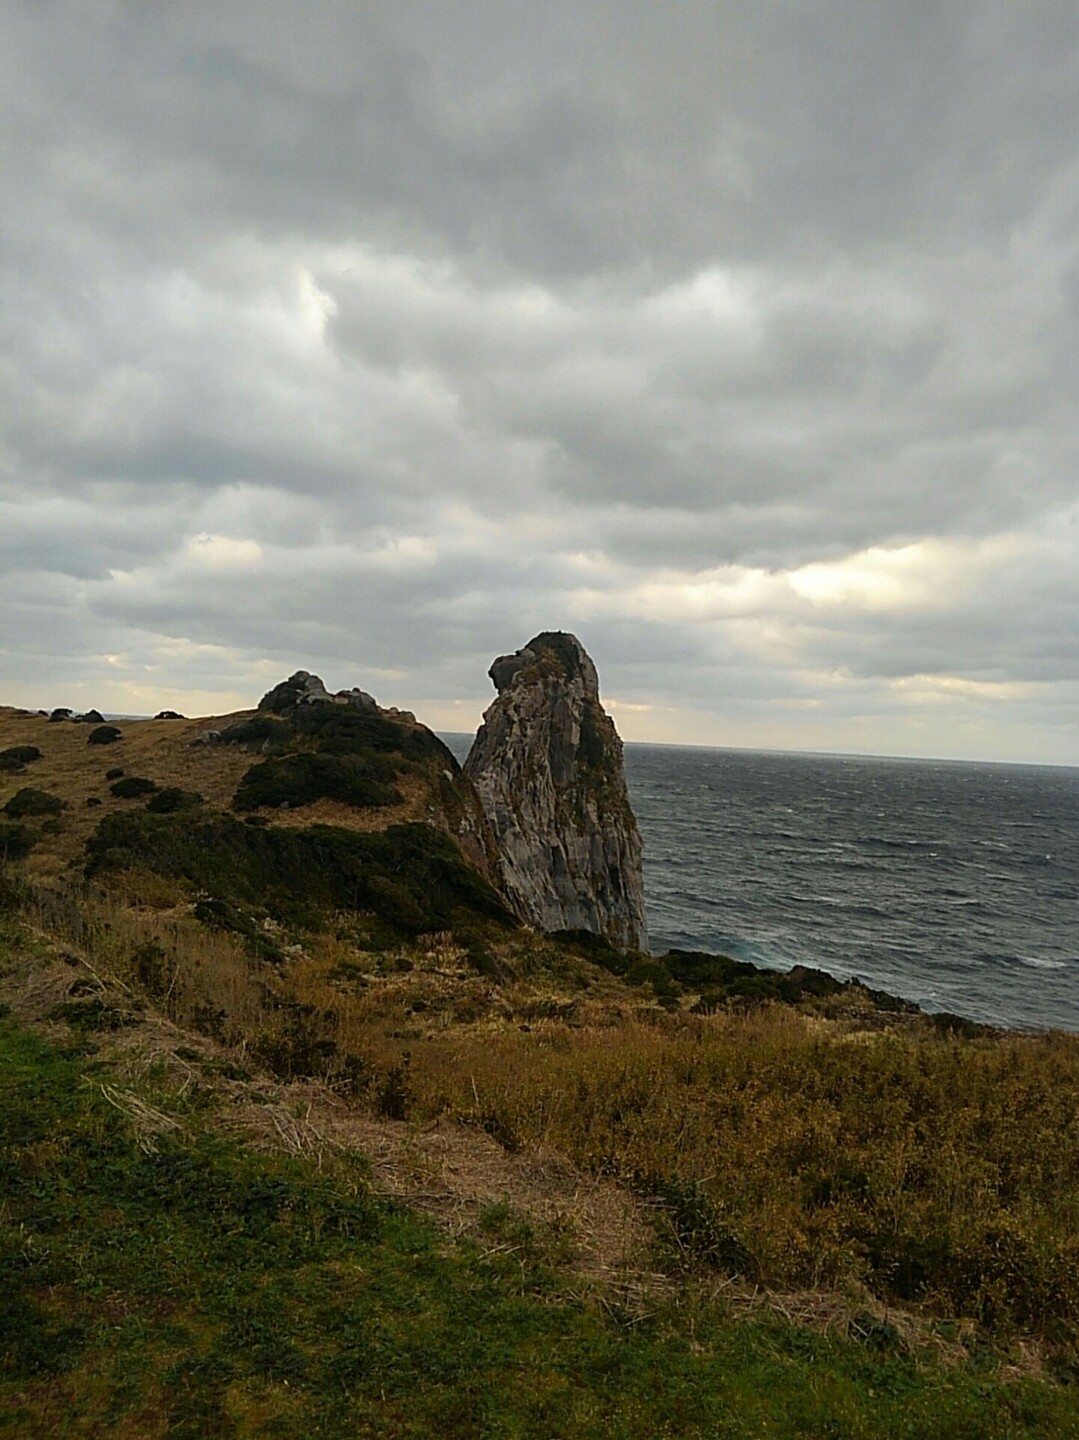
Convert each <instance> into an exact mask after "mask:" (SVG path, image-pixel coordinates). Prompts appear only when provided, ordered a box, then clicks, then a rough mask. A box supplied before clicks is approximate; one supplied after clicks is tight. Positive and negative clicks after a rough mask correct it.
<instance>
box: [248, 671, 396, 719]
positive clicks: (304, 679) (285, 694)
mask: <svg viewBox="0 0 1079 1440" xmlns="http://www.w3.org/2000/svg"><path fill="white" fill-rule="evenodd" d="M322 704H332V705H351V706H353V707H354V708H355V709H356V710H377V709H378V705H377V703H376V701H375V697H374V696H373V695H368V693H367V691H366V690H360V689H352V690H338V691H337V692H336V694H333V695H331V694H330V692H329V691H328V690H327V689H326V686H325V685H324V684H323V683H322V681H321V680H320V679H319V677H318V676H317V675H312V674H311V672H310V671H309V670H297V671H296V673H295V675H290V676H289V677H288V679H287V680H282V681H281V684H280V685H275V686H274V688H273V689H272V690H270V691H269V692H268V693H267V694H265V695H264V696H263V697H262V699H261V700H260V701H259V709H260V710H269V711H271V712H272V713H273V714H274V715H283V714H284V713H285V712H286V711H288V710H292V709H295V707H296V706H297V705H322Z"/></svg>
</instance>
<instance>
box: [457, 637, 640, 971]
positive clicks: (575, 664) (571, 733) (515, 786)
mask: <svg viewBox="0 0 1079 1440" xmlns="http://www.w3.org/2000/svg"><path fill="white" fill-rule="evenodd" d="M488 673H489V674H490V676H491V679H492V680H493V681H494V683H495V687H496V689H497V690H498V699H497V700H495V702H494V704H493V705H492V706H491V707H490V709H489V710H488V711H487V712H486V714H485V715H484V717H483V721H484V723H483V724H482V725H481V726H480V730H479V733H478V734H477V736H476V739H475V742H474V743H473V746H472V749H471V751H470V752H469V756H468V759H467V760H466V761H465V774H466V775H467V776H468V778H469V779H470V780H471V781H472V784H473V785H474V786H475V788H476V792H477V794H478V795H479V797H480V801H481V802H482V804H483V808H484V810H485V811H486V814H487V818H488V820H489V821H490V823H491V827H492V829H493V830H494V833H495V838H496V840H497V843H498V849H499V854H500V857H501V865H502V880H503V885H504V888H505V892H506V895H507V897H508V898H509V900H510V903H511V904H512V905H513V907H514V909H515V910H516V912H517V914H518V915H519V916H520V918H521V919H522V920H524V921H526V922H527V923H528V924H530V925H534V926H536V927H537V928H538V929H542V930H566V929H582V930H590V931H592V932H593V933H594V934H598V935H603V936H605V937H606V938H607V939H608V940H609V941H610V942H611V943H612V944H613V945H616V946H618V947H619V948H621V949H627V950H643V949H645V948H646V946H647V943H648V935H647V930H646V927H645V919H644V886H643V882H642V878H641V837H640V833H639V831H638V829H637V822H636V819H635V818H634V815H633V811H632V809H631V807H630V803H629V796H628V794H627V792H626V782H625V776H624V774H623V770H622V742H621V740H620V739H619V738H618V733H617V731H616V730H615V728H614V724H613V723H612V721H611V719H610V717H609V716H608V715H607V714H606V712H605V711H604V709H603V706H602V705H601V704H600V699H599V680H598V677H597V675H596V667H595V666H594V665H593V663H592V661H591V660H590V659H589V657H588V655H587V654H586V652H585V649H584V647H583V646H582V644H581V642H580V641H579V640H578V639H577V638H576V636H574V635H568V634H565V633H563V632H561V631H553V632H545V633H544V634H541V635H537V636H536V637H535V639H534V640H530V641H529V643H528V644H527V645H526V646H525V647H524V649H523V650H518V651H517V652H516V654H514V655H501V656H499V658H498V659H497V660H495V662H494V664H493V665H492V666H491V669H490V671H489V672H488Z"/></svg>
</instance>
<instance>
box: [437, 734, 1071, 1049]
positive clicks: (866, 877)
mask: <svg viewBox="0 0 1079 1440" xmlns="http://www.w3.org/2000/svg"><path fill="white" fill-rule="evenodd" d="M446 738H447V740H450V741H451V743H452V746H453V749H454V752H455V753H456V754H458V755H460V754H462V753H465V752H467V748H468V746H467V741H465V743H464V750H463V751H462V748H461V741H462V739H463V738H464V737H457V736H454V737H446ZM625 758H626V777H627V780H628V783H629V788H630V794H631V798H632V801H633V807H634V810H635V811H636V814H637V819H638V823H639V824H640V828H641V834H642V836H643V837H644V844H645V895H646V901H647V908H648V922H649V930H650V936H651V944H652V949H653V950H654V951H657V952H662V951H664V950H668V949H671V948H674V947H677V948H680V949H693V950H710V951H718V952H723V953H726V954H729V955H734V956H736V957H738V958H739V959H745V960H752V961H754V962H755V963H757V964H760V965H767V966H770V967H774V968H776V969H788V968H789V967H790V966H792V965H796V964H804V965H816V966H819V967H820V968H821V969H824V970H828V971H829V972H830V973H831V974H833V975H836V976H838V977H840V978H842V979H848V978H851V977H853V976H860V977H861V978H862V979H864V980H866V981H867V982H868V983H869V984H871V985H874V986H876V987H878V988H881V989H884V990H888V991H890V992H891V993H893V994H896V995H902V996H904V997H905V998H906V999H909V1000H913V1001H915V1002H916V1003H917V1004H919V1005H922V1006H924V1007H925V1008H927V1009H930V1010H950V1011H954V1012H956V1013H957V1014H960V1015H967V1016H969V1017H970V1018H971V1019H974V1020H981V1021H985V1022H988V1023H990V1024H996V1025H1006V1026H1013V1027H1021V1028H1040V1027H1047V1026H1054V1027H1059V1028H1061V1029H1066V1030H1075V1031H1079V770H1076V769H1062V768H1050V767H1041V766H1020V765H976V764H963V763H956V762H951V761H931V760H929V761H927V760H894V759H876V758H865V757H860V756H858V757H855V756H823V755H791V754H780V753H776V752H760V753H758V752H753V751H746V750H705V749H689V748H683V747H681V746H667V745H627V746H626V751H625Z"/></svg>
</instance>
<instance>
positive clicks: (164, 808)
mask: <svg viewBox="0 0 1079 1440" xmlns="http://www.w3.org/2000/svg"><path fill="white" fill-rule="evenodd" d="M151 783H152V782H151ZM201 804H202V796H201V795H199V794H198V792H197V791H195V790H181V789H180V788H179V787H178V786H175V785H166V786H165V788H164V789H163V790H158V791H157V793H156V794H154V795H152V796H151V797H150V799H149V800H148V801H147V802H146V808H147V810H149V811H150V813H151V814H152V815H173V814H175V813H176V811H178V810H193V809H194V808H195V806H196V805H201Z"/></svg>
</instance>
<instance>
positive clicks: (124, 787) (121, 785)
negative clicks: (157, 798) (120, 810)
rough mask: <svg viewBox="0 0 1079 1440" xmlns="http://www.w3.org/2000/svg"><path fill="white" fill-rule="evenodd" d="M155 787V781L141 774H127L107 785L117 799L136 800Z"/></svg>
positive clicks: (151, 791) (149, 793)
mask: <svg viewBox="0 0 1079 1440" xmlns="http://www.w3.org/2000/svg"><path fill="white" fill-rule="evenodd" d="M156 789H157V785H156V784H155V782H154V781H153V780H147V779H145V778H144V777H143V776H142V775H127V776H125V777H124V779H123V780H117V781H116V782H115V783H114V784H112V785H110V786H109V791H110V792H111V794H113V795H115V796H116V798H117V800H138V799H139V798H140V796H143V795H152V794H153V793H154V791H155V790H156Z"/></svg>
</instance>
